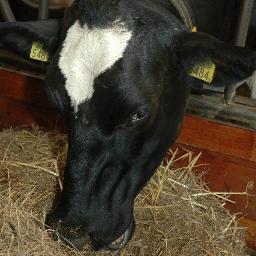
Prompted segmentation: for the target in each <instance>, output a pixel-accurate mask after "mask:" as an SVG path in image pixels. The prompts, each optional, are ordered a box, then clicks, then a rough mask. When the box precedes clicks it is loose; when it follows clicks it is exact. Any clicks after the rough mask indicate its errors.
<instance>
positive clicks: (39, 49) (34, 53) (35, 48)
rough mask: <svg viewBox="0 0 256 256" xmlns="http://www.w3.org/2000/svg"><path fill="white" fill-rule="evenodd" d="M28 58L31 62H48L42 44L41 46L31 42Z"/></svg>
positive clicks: (47, 55)
mask: <svg viewBox="0 0 256 256" xmlns="http://www.w3.org/2000/svg"><path fill="white" fill-rule="evenodd" d="M30 58H31V59H33V60H40V61H43V62H48V61H49V54H48V52H47V51H46V50H45V49H44V48H43V44H41V43H40V42H33V43H32V47H31V51H30Z"/></svg>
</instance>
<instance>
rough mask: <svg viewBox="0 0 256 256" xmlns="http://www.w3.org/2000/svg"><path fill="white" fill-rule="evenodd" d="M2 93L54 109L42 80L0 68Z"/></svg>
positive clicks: (3, 95)
mask: <svg viewBox="0 0 256 256" xmlns="http://www.w3.org/2000/svg"><path fill="white" fill-rule="evenodd" d="M0 95H1V96H2V97H8V98H11V99H15V100H18V101H23V102H27V103H32V104H34V105H37V106H41V107H44V108H45V109H52V108H53V107H52V105H51V104H50V102H49V100H48V98H47V96H46V93H45V91H44V84H43V81H42V80H39V79H36V78H33V77H28V76H24V75H21V74H17V73H13V72H9V71H4V70H0Z"/></svg>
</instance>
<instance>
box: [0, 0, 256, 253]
mask: <svg viewBox="0 0 256 256" xmlns="http://www.w3.org/2000/svg"><path fill="white" fill-rule="evenodd" d="M92 2H93V1H76V2H75V3H74V5H73V6H72V7H71V8H70V9H69V10H68V11H67V12H66V14H65V17H64V19H63V21H61V22H59V21H56V20H47V21H37V22H27V23H26V22H25V23H20V22H16V23H2V24H1V25H0V33H1V37H0V45H1V46H2V47H6V48H8V49H10V50H12V51H15V52H17V53H19V54H21V55H23V56H24V57H28V56H29V55H30V51H31V45H32V43H33V42H34V41H39V42H41V43H42V44H43V45H44V48H45V50H47V51H48V52H49V53H50V54H51V58H50V63H49V65H48V68H47V74H46V88H47V92H48V95H49V98H50V99H51V100H52V102H53V103H54V104H55V106H56V108H57V109H58V110H59V112H60V113H61V114H62V115H63V117H64V119H65V120H66V124H67V127H68V143H69V147H68V158H67V164H66V169H65V177H64V190H63V192H62V195H61V199H60V202H59V204H58V206H57V208H56V210H55V211H54V213H53V214H52V215H51V216H50V217H49V219H48V224H49V225H51V226H52V227H54V229H55V230H56V234H57V235H58V236H59V237H60V238H62V240H64V241H65V240H66V241H68V243H69V244H70V245H73V246H74V247H76V248H79V249H80V248H82V247H83V245H84V243H85V242H86V241H87V238H88V237H90V238H91V239H92V241H93V243H94V246H95V248H102V247H104V246H109V247H110V248H112V249H117V248H120V247H122V246H124V245H125V243H126V242H127V241H128V240H129V238H130V237H131V235H132V233H133V230H134V217H133V204H134V199H135V197H136V196H137V195H138V193H139V192H140V190H141V189H142V188H143V186H144V185H145V184H146V183H147V181H148V180H149V179H150V177H151V176H152V175H153V173H154V171H155V169H156V168H157V167H158V165H159V164H160V162H161V160H162V158H163V156H164V154H165V152H166V151H167V149H168V147H169V146H170V145H171V144H172V143H173V142H174V141H175V139H176V137H177V135H178V133H179V130H180V128H181V124H182V120H183V116H184V112H185V107H186V101H187V98H188V94H189V87H190V85H191V84H192V83H196V79H194V78H192V77H191V76H190V75H189V72H190V70H191V68H193V66H194V65H195V64H196V63H199V62H202V61H205V60H208V59H209V58H210V59H211V60H212V61H213V62H214V63H215V65H216V66H217V70H216V74H215V76H216V79H215V80H216V83H221V82H223V79H224V78H225V81H227V80H228V79H230V80H232V81H236V80H239V79H242V78H244V77H246V76H248V75H249V74H250V73H252V71H253V70H254V69H255V55H254V54H253V55H252V53H251V52H250V51H246V50H243V49H239V48H235V47H231V46H227V45H225V44H224V43H222V42H220V41H218V40H217V39H215V38H213V37H211V36H208V35H205V34H200V33H190V32H187V31H186V29H185V27H184V26H183V25H182V23H181V22H180V21H179V20H178V19H176V17H175V16H174V15H172V14H171V12H169V11H168V10H167V9H166V8H164V7H163V6H161V5H160V6H157V5H156V4H155V3H154V1H152V2H151V1H148V3H147V5H144V4H143V1H137V3H136V4H135V3H134V2H133V1H95V2H94V3H92ZM223 77H224V78H223ZM214 83H215V82H213V84H214Z"/></svg>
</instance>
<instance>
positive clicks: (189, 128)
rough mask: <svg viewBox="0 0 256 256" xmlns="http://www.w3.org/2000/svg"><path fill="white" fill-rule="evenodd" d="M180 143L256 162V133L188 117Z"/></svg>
mask: <svg viewBox="0 0 256 256" xmlns="http://www.w3.org/2000/svg"><path fill="white" fill-rule="evenodd" d="M178 142H180V143H182V144H187V145H192V146H195V147H199V148H203V149H207V150H210V151H213V152H218V153H221V154H225V155H228V156H233V157H237V158H240V159H244V160H249V161H253V162H256V132H253V131H250V130H247V129H242V128H238V127H233V126H230V125H226V124H222V123H217V122H214V121H209V120H205V119H202V118H200V117H196V116H192V115H187V116H186V117H185V120H184V124H183V128H182V130H181V133H180V136H179V138H178Z"/></svg>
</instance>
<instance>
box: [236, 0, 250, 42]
mask: <svg viewBox="0 0 256 256" xmlns="http://www.w3.org/2000/svg"><path fill="white" fill-rule="evenodd" d="M253 1H254V0H243V1H242V6H241V12H240V15H239V18H238V26H237V31H236V38H235V44H236V45H237V46H241V47H244V46H245V43H246V39H247V34H248V29H249V26H250V20H251V15H252V9H253Z"/></svg>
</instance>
